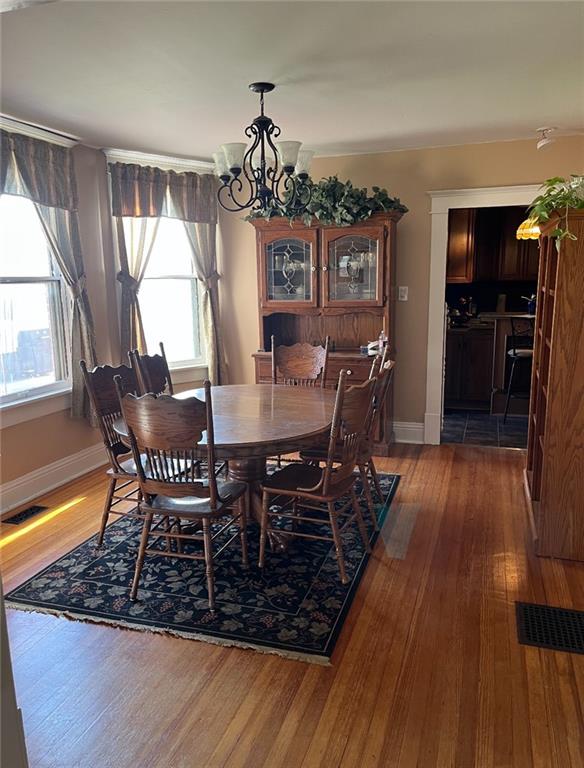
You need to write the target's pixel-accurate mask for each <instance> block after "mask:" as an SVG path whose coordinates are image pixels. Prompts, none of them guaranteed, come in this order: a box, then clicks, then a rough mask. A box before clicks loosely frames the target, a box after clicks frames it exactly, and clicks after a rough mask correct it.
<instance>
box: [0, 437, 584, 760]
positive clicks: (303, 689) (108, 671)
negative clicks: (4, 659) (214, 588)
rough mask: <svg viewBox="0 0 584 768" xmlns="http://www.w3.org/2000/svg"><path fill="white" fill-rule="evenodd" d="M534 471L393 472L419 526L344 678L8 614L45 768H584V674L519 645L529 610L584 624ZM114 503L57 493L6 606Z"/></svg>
mask: <svg viewBox="0 0 584 768" xmlns="http://www.w3.org/2000/svg"><path fill="white" fill-rule="evenodd" d="M522 463H523V454H522V452H520V451H513V450H504V449H496V448H472V447H468V446H450V445H443V446H439V447H430V446H424V447H422V446H401V447H398V448H396V451H395V455H394V456H393V457H392V458H390V459H380V460H379V461H378V465H379V468H380V469H385V470H389V471H392V472H398V473H400V474H401V475H402V482H401V484H400V488H399V492H398V495H397V498H396V501H395V502H394V503H398V504H411V505H419V512H418V515H417V520H416V526H415V529H414V531H413V534H412V538H411V541H410V545H409V550H408V554H407V557H406V558H405V559H404V560H392V559H390V558H389V557H388V555H387V554H386V553H385V551H384V545H383V542H382V541H381V540H380V541H378V544H377V546H376V548H375V552H374V555H373V557H372V559H371V561H370V563H369V566H368V569H367V571H366V573H365V576H364V578H363V581H362V582H361V586H360V587H359V591H358V594H357V596H356V598H355V601H354V603H353V606H352V608H351V611H350V614H349V617H348V619H347V621H346V623H345V626H344V628H343V631H342V634H341V637H340V640H339V642H338V644H337V648H336V650H335V653H334V656H333V665H332V667H328V668H327V667H320V666H315V665H310V664H305V663H301V662H295V661H289V660H286V659H282V658H279V657H277V656H268V655H264V654H258V653H254V652H252V651H244V650H239V649H231V648H221V647H217V646H214V645H207V644H205V643H201V642H196V641H189V640H182V639H175V638H170V637H166V636H161V635H155V634H150V633H147V632H136V631H131V630H120V629H115V628H112V627H107V626H99V625H94V624H86V623H82V622H75V621H69V620H67V619H60V618H56V617H53V616H47V615H42V614H33V613H24V612H21V611H13V610H11V611H9V617H8V619H9V631H10V638H11V643H12V653H13V664H14V670H15V678H16V688H17V695H18V699H19V704H20V706H21V707H22V710H23V714H24V720H25V730H26V738H27V744H28V750H29V758H30V766H31V768H202V767H204V766H214V767H216V768H219V766H221V767H224V768H236V767H237V768H244V766H245V767H246V768H262V766H265V767H266V768H316V767H317V766H326V767H327V768H336V767H337V766H339V767H340V766H342V768H357V767H359V768H373V766H379V767H381V766H383V768H386V767H389V766H400V768H410V767H411V768H414V766H418V767H420V768H426V767H427V768H436V767H438V768H442V767H444V768H446V767H450V766H456V767H457V768H472V767H473V766H476V767H478V768H483V767H484V766H485V767H486V766H497V767H499V766H515V767H516V768H529V767H530V766H539V767H541V768H550V767H554V768H555V767H556V766H557V767H558V768H569V767H570V766H572V767H573V768H582V766H583V765H584V724H583V723H584V721H583V715H582V711H583V701H584V657H582V656H577V655H569V654H563V653H556V652H553V651H547V650H540V649H536V648H531V647H527V646H521V645H518V643H517V641H516V634H515V618H514V601H515V600H528V601H534V602H544V603H548V604H550V605H560V606H565V607H575V608H578V609H584V567H583V566H582V565H579V564H576V563H570V562H563V561H559V560H548V559H546V560H544V559H539V558H536V557H535V556H534V555H533V553H532V547H531V542H530V535H529V525H528V519H527V513H526V508H525V504H524V500H523V490H522V480H521V469H522ZM103 493H104V482H103V479H102V476H101V473H100V472H98V473H93V474H91V475H89V476H87V477H86V478H83V479H81V480H79V481H76V482H75V483H72V484H71V485H69V486H68V487H66V488H63V489H61V490H59V491H57V492H54V493H52V494H50V495H49V496H47V497H46V499H44V503H46V504H48V505H50V507H51V510H53V511H55V510H56V511H57V514H55V515H54V516H53V517H52V518H50V519H48V520H47V521H46V522H44V523H43V524H41V525H39V526H38V527H37V528H35V529H34V530H32V531H30V532H29V533H28V534H26V535H25V536H22V537H20V538H18V539H16V540H14V541H12V542H10V543H8V544H7V545H6V546H5V547H4V549H3V550H2V555H3V563H2V568H3V578H4V587H5V589H6V590H9V589H11V588H12V587H14V586H16V585H18V584H19V583H20V582H21V581H23V580H24V579H26V578H27V577H28V576H30V575H32V574H34V573H35V572H36V571H37V570H39V569H40V568H41V567H42V566H44V565H46V564H48V563H50V562H51V561H53V560H54V559H56V558H57V557H58V556H59V555H60V554H62V553H64V552H66V551H67V550H69V549H70V548H71V547H73V546H74V545H75V544H76V543H77V542H80V541H82V540H83V539H85V538H87V537H88V536H89V535H90V534H91V533H93V532H94V531H95V529H96V526H97V523H98V516H99V511H100V505H101V501H102V498H103ZM79 499H82V500H81V501H76V500H79ZM71 501H75V502H76V503H74V504H73V505H72V506H70V507H69V508H68V509H65V510H63V511H60V512H59V509H60V507H61V505H63V504H66V503H69V502H71ZM6 527H9V526H6ZM8 533H10V531H9V532H8Z"/></svg>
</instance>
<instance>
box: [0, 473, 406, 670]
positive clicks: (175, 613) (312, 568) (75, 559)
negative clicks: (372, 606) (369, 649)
mask: <svg viewBox="0 0 584 768" xmlns="http://www.w3.org/2000/svg"><path fill="white" fill-rule="evenodd" d="M380 481H381V486H382V489H383V492H384V495H385V500H384V501H383V502H380V503H379V504H378V505H377V516H378V520H379V525H380V527H381V526H383V524H384V522H385V520H386V518H387V516H388V514H389V515H390V514H391V510H390V505H391V501H392V499H393V496H394V494H395V491H396V489H397V485H398V482H399V476H398V475H389V474H380ZM357 490H359V491H360V490H361V489H360V487H358V489H357ZM364 517H365V520H366V523H367V515H364ZM141 527H142V524H141V522H140V521H139V520H136V519H132V518H120V519H119V520H118V521H117V522H116V523H113V524H112V525H110V526H108V528H107V531H106V537H105V542H104V544H105V546H104V547H103V548H102V549H97V548H96V544H95V542H96V538H97V537H96V536H93V537H92V538H90V539H88V540H87V541H85V542H84V543H83V544H80V545H79V546H78V547H76V548H75V549H73V550H71V552H68V553H67V554H66V555H64V556H63V557H61V558H60V559H59V560H57V561H56V562H54V563H52V564H51V565H49V566H48V567H47V568H45V569H44V570H43V571H41V572H40V573H38V574H36V575H35V576H33V577H32V578H30V579H29V580H28V581H26V582H25V583H24V584H22V585H21V586H20V587H17V588H16V589H14V590H13V591H12V592H10V593H9V594H8V595H7V596H6V604H7V607H12V608H20V609H24V610H32V611H41V612H44V613H55V614H57V615H61V616H67V617H68V618H70V619H77V620H82V621H95V622H99V623H109V624H113V625H115V626H118V627H124V628H132V629H141V630H149V631H154V632H167V633H171V634H174V635H178V636H181V637H185V638H190V639H195V640H204V641H206V642H211V643H217V644H220V645H233V646H240V647H244V648H253V649H255V650H258V651H263V652H267V653H278V654H280V655H282V656H287V657H289V658H295V659H301V660H305V661H312V662H315V663H321V664H327V663H328V662H329V660H330V657H331V654H332V652H333V649H334V646H335V642H336V640H337V638H338V636H339V633H340V631H341V628H342V626H343V622H344V620H345V617H346V615H347V613H348V610H349V608H350V605H351V602H352V600H353V597H354V595H355V592H356V590H357V587H358V584H359V581H360V579H361V576H362V575H363V572H364V570H365V568H366V566H367V561H368V559H369V555H367V553H366V552H365V550H364V549H363V545H362V542H361V539H360V536H359V533H358V530H357V527H356V525H351V526H348V527H347V529H346V531H345V532H344V533H343V549H344V551H345V560H346V567H347V574H348V576H349V577H350V582H349V583H348V584H347V585H345V586H343V585H342V584H341V582H340V579H339V573H338V568H337V562H336V558H335V554H334V548H333V546H332V544H330V543H329V542H325V541H311V540H308V539H293V540H292V541H291V543H290V546H289V548H288V550H287V551H286V552H271V551H270V550H269V549H268V551H267V553H266V567H265V569H264V572H263V573H262V572H261V571H260V570H259V568H258V567H257V561H258V548H259V541H258V539H259V535H258V529H257V527H255V526H250V530H249V537H248V538H249V559H250V567H249V568H248V569H245V568H243V566H242V564H241V549H240V546H239V541H238V540H236V541H234V542H233V544H232V545H231V546H230V547H228V548H227V549H226V550H225V551H224V552H222V553H221V555H219V557H218V558H217V559H216V561H215V590H216V603H217V605H216V608H217V611H216V613H215V614H212V613H210V611H209V610H208V605H207V590H206V581H205V566H204V562H202V561H193V560H180V559H178V558H176V559H171V558H166V557H156V556H148V557H147V558H146V560H145V563H144V569H143V571H142V578H141V581H140V590H139V592H138V600H137V601H136V602H132V601H130V599H129V589H130V583H131V579H132V575H133V571H134V564H135V559H136V552H137V548H138V543H139V536H140V530H141ZM312 530H314V525H313V526H312ZM323 532H324V533H326V535H330V528H328V527H327V528H323ZM368 532H369V536H370V540H371V544H372V545H374V544H375V541H376V539H377V537H378V535H379V533H377V532H376V531H375V530H374V529H373V526H371V525H368ZM188 546H196V545H194V544H192V545H191V544H189V545H188ZM198 546H200V545H198Z"/></svg>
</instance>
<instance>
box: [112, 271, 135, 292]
mask: <svg viewBox="0 0 584 768" xmlns="http://www.w3.org/2000/svg"><path fill="white" fill-rule="evenodd" d="M117 279H118V282H120V283H121V284H122V288H126V289H127V290H128V291H131V292H132V293H133V294H134V295H136V294H137V293H138V288H139V287H140V284H139V283H138V281H137V280H136V278H135V277H132V275H131V274H130V273H129V272H125V271H124V270H121V271H120V272H118V274H117Z"/></svg>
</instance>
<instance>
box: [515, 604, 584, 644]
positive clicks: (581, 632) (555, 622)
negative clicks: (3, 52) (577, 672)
mask: <svg viewBox="0 0 584 768" xmlns="http://www.w3.org/2000/svg"><path fill="white" fill-rule="evenodd" d="M515 611H516V613H515V615H516V618H517V639H518V640H519V642H520V643H523V645H535V646H537V647H538V648H551V650H553V651H566V652H567V653H584V611H574V610H571V609H568V608H553V607H552V606H549V605H536V604H535V603H515Z"/></svg>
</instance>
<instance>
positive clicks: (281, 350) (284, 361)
mask: <svg viewBox="0 0 584 768" xmlns="http://www.w3.org/2000/svg"><path fill="white" fill-rule="evenodd" d="M329 345H330V337H329V336H327V337H326V339H325V343H324V347H323V346H320V345H317V346H312V345H311V344H307V343H305V342H304V343H301V344H300V343H299V344H292V346H289V347H287V346H284V345H280V346H278V347H277V346H276V338H275V336H272V383H273V384H287V385H288V386H294V387H317V386H320V387H324V386H325V385H326V371H327V365H328V354H329Z"/></svg>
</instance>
